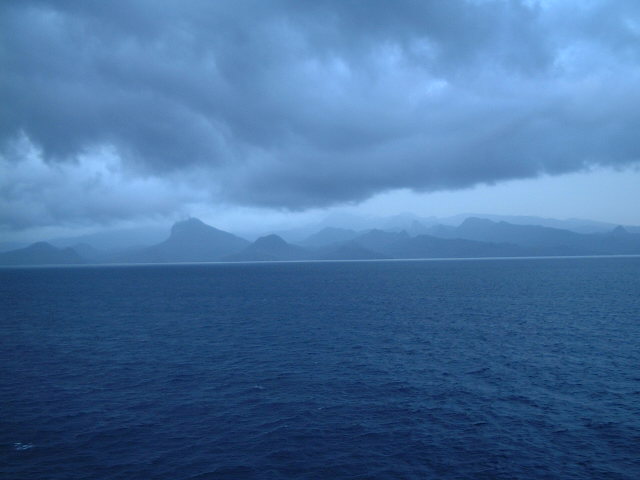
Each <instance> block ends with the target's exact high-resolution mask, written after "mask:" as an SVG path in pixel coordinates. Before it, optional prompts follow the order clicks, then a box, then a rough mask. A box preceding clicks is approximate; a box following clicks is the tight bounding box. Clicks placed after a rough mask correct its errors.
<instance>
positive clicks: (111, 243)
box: [49, 227, 167, 252]
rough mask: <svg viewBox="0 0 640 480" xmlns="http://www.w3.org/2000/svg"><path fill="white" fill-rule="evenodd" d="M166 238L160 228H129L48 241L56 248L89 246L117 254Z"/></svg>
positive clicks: (163, 229)
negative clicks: (79, 245)
mask: <svg viewBox="0 0 640 480" xmlns="http://www.w3.org/2000/svg"><path fill="white" fill-rule="evenodd" d="M166 237H167V229H166V227H165V228H161V227H131V228H119V229H115V230H106V231H101V232H95V233H89V234H86V235H80V236H75V237H62V238H55V239H52V240H50V241H49V243H51V244H52V245H54V246H56V247H72V248H75V246H76V245H78V244H85V245H89V246H91V247H93V248H95V249H96V250H98V251H99V252H117V251H122V250H126V249H131V248H142V247H147V246H149V245H155V244H157V243H159V242H161V241H162V240H163V239H165V238H166Z"/></svg>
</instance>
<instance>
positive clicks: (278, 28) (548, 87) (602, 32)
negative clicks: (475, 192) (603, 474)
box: [0, 0, 640, 224]
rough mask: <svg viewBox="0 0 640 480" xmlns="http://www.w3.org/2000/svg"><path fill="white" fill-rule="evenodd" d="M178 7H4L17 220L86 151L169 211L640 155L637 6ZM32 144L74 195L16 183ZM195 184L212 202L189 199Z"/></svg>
mask: <svg viewBox="0 0 640 480" xmlns="http://www.w3.org/2000/svg"><path fill="white" fill-rule="evenodd" d="M159 5H160V4H159V3H158V2H155V1H136V2H130V1H110V2H102V1H82V2H75V1H74V2H65V1H50V2H48V1H21V2H4V3H3V5H2V10H3V11H2V13H1V16H0V18H1V19H0V21H1V23H2V25H1V32H0V40H1V46H0V55H1V56H0V61H1V63H2V72H1V73H0V76H1V77H0V78H1V80H0V81H1V83H0V102H1V104H2V105H3V107H2V110H3V113H2V115H1V116H0V142H2V145H3V152H4V153H3V162H4V163H3V165H4V167H3V168H5V169H6V171H7V172H8V173H7V175H6V177H5V185H4V186H2V185H0V195H2V196H3V197H2V201H3V204H4V206H3V209H4V208H7V209H8V208H11V209H13V210H14V211H20V208H18V209H17V210H16V209H15V208H14V206H15V205H18V204H19V205H23V204H24V203H25V202H26V203H29V204H30V205H41V209H44V210H46V208H44V207H42V205H43V204H46V205H48V204H51V203H56V201H57V200H56V199H57V198H59V196H64V193H63V192H64V188H63V186H64V179H62V178H60V175H59V168H67V169H70V168H75V170H74V171H75V172H76V173H74V175H80V176H81V177H82V178H87V176H86V173H85V174H82V173H78V172H79V171H82V169H84V168H85V166H86V164H87V162H89V161H88V160H86V158H87V157H91V155H92V152H95V151H99V150H100V149H105V148H107V149H109V150H110V151H112V152H114V155H115V157H116V158H117V159H118V162H119V163H118V166H117V169H116V170H117V175H116V176H114V178H108V176H109V174H110V173H109V172H112V169H111V170H110V169H106V170H105V171H104V172H101V173H100V175H98V176H97V177H95V175H94V177H95V178H94V177H91V178H92V179H93V180H91V182H89V184H95V182H98V184H100V186H101V188H104V189H105V190H108V191H109V192H111V194H113V195H118V192H119V190H120V189H121V190H122V194H123V195H126V194H127V192H129V193H130V192H131V191H132V188H133V187H132V185H134V184H135V182H140V181H141V180H140V179H143V180H145V179H146V180H149V179H152V180H153V181H155V182H156V184H155V185H156V187H154V188H153V189H151V191H150V195H154V193H153V192H155V195H157V196H160V195H164V197H163V198H164V200H163V201H158V202H157V203H158V204H160V205H161V206H162V208H161V210H162V209H166V208H167V206H166V204H167V203H171V202H172V201H175V202H177V203H180V202H187V201H194V199H195V198H196V197H197V198H201V193H200V192H203V191H207V192H209V193H211V195H212V196H213V198H215V199H218V200H224V201H228V202H236V203H242V204H252V205H258V206H260V205H262V206H272V207H285V208H292V209H301V208H307V207H315V206H326V205H330V204H334V203H339V202H345V201H358V200H362V199H364V198H367V197H368V196H370V195H373V194H375V193H378V192H382V191H386V190H390V189H394V188H411V189H414V190H425V191H430V190H441V189H455V188H464V187H468V186H471V185H475V184H477V183H481V182H487V183H492V182H498V181H501V180H505V179H511V178H524V177H533V176H536V175H540V174H542V173H551V174H559V173H564V172H570V171H576V170H580V169H583V168H586V167H588V166H592V165H609V166H623V165H626V164H629V163H631V162H637V161H638V159H639V158H640V136H638V134H637V132H638V131H640V108H639V107H640V87H639V86H638V85H640V68H639V65H640V53H639V52H640V3H639V2H636V1H633V0H631V1H627V2H625V1H614V2H604V1H590V2H584V1H576V2H540V3H539V2H534V1H529V2H519V1H515V0H513V1H508V0H504V1H501V0H498V1H489V0H475V1H472V0H468V1H463V0H448V1H422V0H421V1H404V2H387V1H316V2H295V1H291V2H288V1H274V2H263V1H254V2H251V1H240V2H208V1H180V2H178V1H176V2H163V3H162V6H161V7H160V6H159ZM20 139H22V140H20ZM25 139H26V141H27V142H29V143H30V144H31V145H32V146H34V147H35V148H36V149H38V150H39V151H40V152H41V155H42V158H43V159H44V161H45V162H46V163H45V164H43V165H45V166H46V167H47V168H49V171H50V173H49V174H48V175H49V177H48V178H47V179H44V178H43V177H46V176H47V174H46V172H45V171H44V170H42V169H43V168H44V167H42V168H40V169H39V173H38V175H39V176H38V178H37V181H40V182H42V183H43V184H45V185H51V183H52V182H53V183H55V184H56V185H57V186H58V188H57V189H56V190H57V191H59V193H58V194H57V195H53V196H49V197H47V196H46V195H45V194H43V193H38V192H37V191H33V190H38V189H31V191H25V190H24V189H23V190H20V191H19V193H16V189H15V188H12V187H11V185H7V184H6V183H8V182H13V181H14V180H15V179H21V181H22V182H23V183H24V182H26V183H27V184H28V183H29V179H28V171H29V169H26V168H25V167H24V165H22V166H20V163H21V162H23V163H24V162H26V160H25V159H24V158H23V157H24V156H21V155H19V154H16V153H15V152H16V148H15V144H16V142H19V141H25ZM83 156H84V157H83ZM80 158H85V160H83V161H81V160H79V159H80ZM96 158H99V157H96ZM29 161H31V162H32V161H33V160H29ZM96 161H98V160H93V162H94V163H95V162H96ZM89 163H91V162H89ZM74 166H75V167H74ZM56 168H58V170H55V169H56ZM36 170H38V169H36ZM16 172H18V173H16ZM51 172H53V173H51ZM56 172H57V173H56ZM56 175H57V176H56ZM82 175H84V176H82ZM96 178H97V180H96ZM37 181H36V182H35V184H38V183H37ZM176 181H180V182H181V183H180V185H182V186H184V185H190V188H191V189H192V190H193V191H198V192H199V193H198V194H194V195H193V198H190V197H189V195H188V194H186V196H185V194H184V191H183V190H181V192H182V193H181V194H180V195H177V196H176V197H175V198H173V197H172V195H171V194H170V191H171V188H170V185H171V184H172V183H173V182H176ZM92 182H93V183H92ZM128 182H129V183H128ZM132 182H133V183H132ZM162 182H164V184H162ZM143 184H144V185H147V184H148V182H147V183H144V182H143ZM161 184H162V186H158V185H161ZM136 185H139V183H138V184H136ZM86 188H87V191H88V189H89V187H86ZM140 188H143V187H140ZM145 188H146V187H145ZM27 190H29V189H27ZM45 190H46V191H47V192H49V191H51V188H48V189H45ZM187 190H189V188H187ZM73 191H74V192H75V194H77V195H80V196H81V195H82V189H78V188H74V189H73ZM7 192H11V195H9V194H8V193H7ZM116 203H117V202H116ZM155 205H156V202H150V203H149V202H147V204H146V207H145V208H146V209H145V210H143V211H140V212H137V210H136V204H132V206H131V208H130V209H125V210H126V211H122V208H120V207H118V208H114V209H113V211H112V212H110V211H109V208H108V207H107V206H102V207H101V208H104V211H103V210H100V212H102V213H101V214H100V215H102V216H104V217H108V216H109V215H110V214H112V215H113V216H114V217H123V216H127V215H129V214H132V215H133V214H134V213H136V212H137V213H144V214H147V213H148V211H147V210H153V209H154V208H155ZM65 211H66V210H65V209H64V208H63V209H62V210H61V211H58V212H57V214H56V215H55V219H56V221H61V220H64V218H65ZM163 211H164V210H163ZM74 212H75V213H73V214H72V213H69V214H68V217H69V218H82V217H83V216H86V217H87V218H92V217H93V216H94V215H95V213H94V210H93V209H92V208H89V207H87V209H86V210H80V211H75V210H74ZM16 215H17V214H15V213H14V214H12V215H11V216H7V215H5V216H4V218H5V220H4V221H5V223H11V224H16V223H17V220H16V219H15V217H16ZM25 215H26V216H25V217H24V218H28V220H24V218H23V222H27V223H29V222H32V223H37V222H38V221H42V222H46V221H53V220H43V219H44V218H45V217H46V215H44V214H42V215H41V214H39V213H34V214H25ZM48 215H49V216H51V215H52V213H51V212H50V211H49V212H48ZM38 218H40V220H37V219H38Z"/></svg>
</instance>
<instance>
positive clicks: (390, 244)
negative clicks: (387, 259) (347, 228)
mask: <svg viewBox="0 0 640 480" xmlns="http://www.w3.org/2000/svg"><path fill="white" fill-rule="evenodd" d="M409 238H411V237H409V234H408V233H407V232H405V231H402V232H399V233H398V232H385V231H383V230H370V231H368V232H366V233H363V234H362V235H359V236H357V237H356V238H354V239H353V242H354V243H356V244H358V245H360V246H362V247H364V248H366V249H367V250H370V251H372V252H378V253H381V254H383V255H385V256H391V257H394V256H395V255H393V253H391V251H393V250H394V249H395V245H397V244H400V243H402V242H404V241H406V240H408V239H409Z"/></svg>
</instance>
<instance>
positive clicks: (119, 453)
mask: <svg viewBox="0 0 640 480" xmlns="http://www.w3.org/2000/svg"><path fill="white" fill-rule="evenodd" d="M0 282H1V285H2V289H1V290H0V299H1V302H0V305H1V307H0V308H1V309H2V310H1V315H0V322H1V323H0V333H1V335H0V342H1V344H0V345H1V350H0V352H1V353H0V355H1V361H0V364H2V368H1V369H0V372H1V373H0V375H1V381H0V408H1V409H2V412H3V415H2V419H1V420H0V458H2V461H1V462H0V473H2V476H3V477H4V478H12V479H16V480H21V479H25V480H26V479H35V478H56V479H85V478H93V479H114V478H148V479H185V480H186V479H208V478H216V479H217V478H230V479H231V478H233V479H241V478H255V479H274V478H275V479H278V478H281V479H286V478H314V479H315V478H317V479H326V478H389V479H397V478H444V479H447V478H451V479H453V478H456V479H459V478H469V479H471V478H474V479H477V478H486V479H512V478H528V479H529V478H534V479H538V478H540V479H541V478H563V479H578V478H613V479H629V480H631V479H635V478H638V477H639V476H640V461H639V459H638V455H637V453H638V439H639V438H640V407H639V405H640V403H639V402H638V392H639V391H640V376H639V375H638V371H637V367H638V365H640V350H639V349H638V345H637V339H638V338H640V319H639V317H638V312H640V259H639V258H588V259H587V258H585V259H536V260H523V259H520V260H477V261H475V260H469V261H441V262H419V261H406V262H361V263H358V262H337V263H280V264H276V263H264V264H234V265H231V264H228V265H222V264H220V265H174V266H168V265H156V266H128V267H83V268H49V269H47V268H43V269H36V268H32V269H0Z"/></svg>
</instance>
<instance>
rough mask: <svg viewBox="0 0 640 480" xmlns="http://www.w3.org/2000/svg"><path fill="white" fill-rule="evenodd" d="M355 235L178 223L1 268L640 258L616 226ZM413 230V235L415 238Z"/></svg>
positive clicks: (34, 251) (47, 249) (26, 257)
mask: <svg viewBox="0 0 640 480" xmlns="http://www.w3.org/2000/svg"><path fill="white" fill-rule="evenodd" d="M413 227H414V228H412V229H408V230H410V231H407V229H402V230H398V229H393V228H389V229H382V228H372V229H365V230H352V229H345V228H337V227H323V228H321V229H320V230H318V231H316V232H314V233H312V234H310V235H309V236H307V237H306V238H303V239H301V240H300V241H298V242H287V241H286V240H285V239H284V238H282V236H280V235H276V234H269V235H266V236H263V237H260V238H258V239H257V240H255V241H254V242H250V241H248V240H246V239H244V238H242V237H240V236H237V235H234V234H233V233H230V232H226V231H223V230H219V229H217V228H214V227H212V226H210V225H207V224H205V223H204V222H202V221H201V220H199V219H197V218H189V219H187V220H183V221H180V222H177V223H175V224H174V225H173V227H172V228H171V230H170V232H169V235H168V237H167V238H166V240H164V241H162V242H159V243H155V244H153V245H148V246H139V247H129V248H123V249H120V250H117V251H103V250H100V249H99V248H96V247H94V246H93V245H90V244H87V243H83V244H78V245H75V246H73V247H65V248H61V247H57V246H54V245H52V244H51V243H47V242H38V243H35V244H32V245H30V246H27V247H25V248H19V249H14V250H10V251H7V252H2V253H0V265H3V266H18V265H78V264H103V263H110V264H115V263H185V262H262V261H304V260H375V259H428V258H483V257H523V256H533V257H535V256H579V255H639V254H640V233H638V232H636V231H633V232H630V231H629V230H628V229H626V228H624V227H622V226H617V227H615V228H612V229H611V230H608V231H602V232H597V233H580V232H577V231H571V230H568V229H561V228H555V227H549V226H544V225H522V224H515V223H510V222H506V221H495V220H491V219H488V218H478V217H469V218H466V219H465V220H464V221H462V222H461V223H460V224H459V225H456V226H452V225H442V224H435V225H431V226H421V227H420V228H418V227H416V226H415V225H413ZM411 230H412V231H411Z"/></svg>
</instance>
